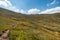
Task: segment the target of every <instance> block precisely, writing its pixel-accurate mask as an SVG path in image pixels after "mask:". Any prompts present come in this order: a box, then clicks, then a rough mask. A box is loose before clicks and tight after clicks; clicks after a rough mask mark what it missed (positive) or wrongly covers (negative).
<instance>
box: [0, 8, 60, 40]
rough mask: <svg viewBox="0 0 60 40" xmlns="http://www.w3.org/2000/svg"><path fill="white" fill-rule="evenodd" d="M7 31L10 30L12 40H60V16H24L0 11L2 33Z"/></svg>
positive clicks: (3, 10)
mask: <svg viewBox="0 0 60 40" xmlns="http://www.w3.org/2000/svg"><path fill="white" fill-rule="evenodd" d="M14 26H16V28H13V27H14ZM5 29H9V30H10V34H9V39H10V40H60V14H59V13H57V14H50V15H48V14H42V15H38V14H36V15H24V14H18V13H15V12H12V11H8V10H5V9H0V33H1V32H2V31H3V30H5Z"/></svg>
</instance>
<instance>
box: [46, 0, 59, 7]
mask: <svg viewBox="0 0 60 40" xmlns="http://www.w3.org/2000/svg"><path fill="white" fill-rule="evenodd" d="M57 3H59V2H57V0H53V1H52V2H51V3H48V4H47V6H51V5H54V4H57Z"/></svg>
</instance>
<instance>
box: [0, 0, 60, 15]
mask: <svg viewBox="0 0 60 40" xmlns="http://www.w3.org/2000/svg"><path fill="white" fill-rule="evenodd" d="M0 7H3V8H6V9H9V10H12V11H15V12H21V13H25V14H36V13H55V12H59V11H60V0H0Z"/></svg>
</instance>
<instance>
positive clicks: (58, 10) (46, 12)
mask: <svg viewBox="0 0 60 40" xmlns="http://www.w3.org/2000/svg"><path fill="white" fill-rule="evenodd" d="M52 13H60V7H55V8H51V9H47V10H45V11H42V12H40V13H39V14H52Z"/></svg>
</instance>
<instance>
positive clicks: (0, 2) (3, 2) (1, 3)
mask: <svg viewBox="0 0 60 40" xmlns="http://www.w3.org/2000/svg"><path fill="white" fill-rule="evenodd" d="M0 7H3V8H6V9H9V10H12V11H15V12H20V10H19V9H18V8H16V7H15V6H13V5H12V3H11V2H10V1H9V0H0Z"/></svg>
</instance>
